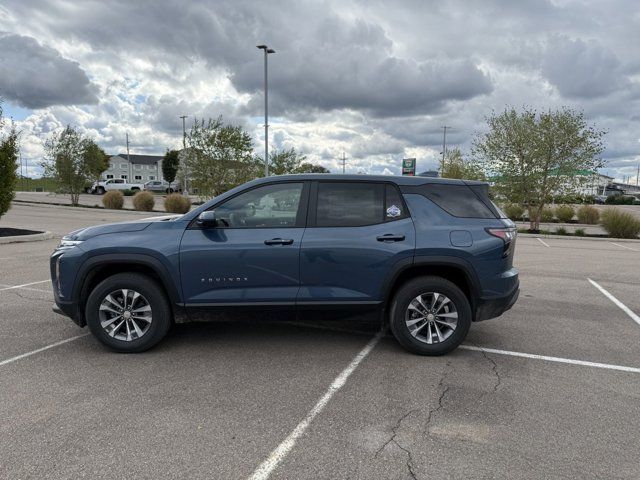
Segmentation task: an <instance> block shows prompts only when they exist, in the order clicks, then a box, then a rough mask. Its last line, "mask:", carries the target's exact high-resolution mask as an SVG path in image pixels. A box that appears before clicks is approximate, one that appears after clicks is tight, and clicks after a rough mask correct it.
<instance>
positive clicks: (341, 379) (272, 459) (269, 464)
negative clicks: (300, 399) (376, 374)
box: [249, 332, 384, 480]
mask: <svg viewBox="0 0 640 480" xmlns="http://www.w3.org/2000/svg"><path fill="white" fill-rule="evenodd" d="M383 333H384V332H380V333H378V334H377V335H376V336H375V337H373V338H372V339H371V340H370V341H369V343H367V345H366V346H365V347H364V348H363V349H362V350H360V352H359V353H358V354H357V355H356V356H355V357H354V358H353V360H351V363H350V364H349V365H348V366H347V368H345V369H344V370H343V371H342V372H341V373H340V375H338V376H337V377H336V378H335V380H334V381H333V382H332V383H331V385H330V386H329V389H328V390H327V391H326V392H325V394H324V395H323V396H322V397H321V398H320V400H318V403H316V404H315V406H314V407H313V408H312V409H311V410H310V411H309V413H308V414H307V416H306V417H305V418H304V419H303V420H302V421H301V422H300V423H299V424H298V425H297V426H296V428H294V429H293V431H292V432H291V433H290V434H289V436H288V437H287V438H285V439H284V441H283V442H282V443H281V444H280V445H278V446H277V447H276V449H275V450H273V451H272V452H271V454H270V455H269V457H268V458H267V459H266V460H265V461H264V462H262V463H261V464H260V466H258V468H256V469H255V471H254V472H253V474H251V476H250V477H249V479H250V480H264V479H267V478H269V475H271V472H273V470H274V469H275V468H276V467H277V466H278V464H279V463H280V462H281V461H282V460H283V459H284V457H286V456H287V454H288V453H289V452H290V451H291V449H292V448H293V447H294V446H295V444H296V441H297V440H298V438H300V436H301V435H302V434H303V433H304V432H305V430H306V429H307V427H309V424H310V423H311V422H312V421H313V419H314V418H315V417H316V416H317V415H318V414H319V413H320V412H321V411H322V410H323V409H324V407H325V406H326V405H327V403H329V400H331V397H333V396H334V395H335V393H336V392H337V391H338V390H340V389H341V388H342V386H343V385H344V384H345V383H346V382H347V379H348V378H349V376H350V375H351V374H352V373H353V372H354V370H355V369H356V368H357V367H358V365H360V362H362V360H364V359H365V358H366V357H367V355H369V353H371V350H373V348H374V347H375V346H376V345H377V343H378V342H379V341H380V339H381V338H382V335H383Z"/></svg>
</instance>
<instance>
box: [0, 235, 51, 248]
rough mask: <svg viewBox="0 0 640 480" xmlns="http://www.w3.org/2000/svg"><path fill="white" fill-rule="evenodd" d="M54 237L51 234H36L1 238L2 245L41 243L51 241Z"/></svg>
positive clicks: (0, 243)
mask: <svg viewBox="0 0 640 480" xmlns="http://www.w3.org/2000/svg"><path fill="white" fill-rule="evenodd" d="M53 237H54V235H53V233H51V232H42V233H34V234H33V235H15V236H13V237H0V245H4V244H7V243H25V242H41V241H43V240H51V239H52V238H53Z"/></svg>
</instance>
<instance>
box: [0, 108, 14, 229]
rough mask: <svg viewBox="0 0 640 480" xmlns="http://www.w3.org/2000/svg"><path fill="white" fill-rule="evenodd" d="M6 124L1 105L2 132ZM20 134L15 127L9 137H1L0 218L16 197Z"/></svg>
mask: <svg viewBox="0 0 640 480" xmlns="http://www.w3.org/2000/svg"><path fill="white" fill-rule="evenodd" d="M3 126H4V123H3V121H2V106H1V105H0V131H1V130H2V128H3ZM17 162H18V133H17V132H16V129H15V126H14V125H11V130H10V131H9V134H8V135H7V136H4V135H3V134H2V135H0V217H2V215H4V214H5V213H7V211H8V210H9V208H11V201H12V200H13V197H14V196H15V189H16V182H17V181H18V176H17V175H16V169H17V168H18V164H17Z"/></svg>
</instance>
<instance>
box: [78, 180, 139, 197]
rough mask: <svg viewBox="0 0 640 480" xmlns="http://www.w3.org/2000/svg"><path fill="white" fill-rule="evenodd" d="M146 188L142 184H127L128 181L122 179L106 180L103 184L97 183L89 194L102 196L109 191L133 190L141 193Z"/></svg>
mask: <svg viewBox="0 0 640 480" xmlns="http://www.w3.org/2000/svg"><path fill="white" fill-rule="evenodd" d="M143 188H144V184H142V183H127V181H126V180H123V179H121V178H112V179H110V180H105V181H102V182H95V183H94V184H93V185H92V186H91V188H90V190H89V193H97V194H99V195H102V194H103V193H105V192H108V191H109V190H131V191H132V192H137V191H140V190H142V189H143Z"/></svg>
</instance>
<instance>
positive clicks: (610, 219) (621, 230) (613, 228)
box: [600, 208, 640, 238]
mask: <svg viewBox="0 0 640 480" xmlns="http://www.w3.org/2000/svg"><path fill="white" fill-rule="evenodd" d="M600 224H601V225H602V227H603V228H604V229H605V230H606V231H607V233H608V234H609V236H610V237H615V238H636V237H637V236H638V234H639V233H640V220H638V219H637V218H636V217H635V216H634V215H633V214H631V213H629V212H624V211H622V210H619V209H617V208H611V209H608V210H605V211H604V212H602V215H600Z"/></svg>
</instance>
